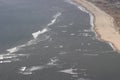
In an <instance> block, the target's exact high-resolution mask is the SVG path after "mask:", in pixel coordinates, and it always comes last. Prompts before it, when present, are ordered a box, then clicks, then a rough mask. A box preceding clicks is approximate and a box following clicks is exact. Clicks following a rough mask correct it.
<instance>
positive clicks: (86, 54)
mask: <svg viewBox="0 0 120 80" xmlns="http://www.w3.org/2000/svg"><path fill="white" fill-rule="evenodd" d="M83 55H85V56H99V54H89V53H84V54H83Z"/></svg>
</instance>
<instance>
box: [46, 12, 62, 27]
mask: <svg viewBox="0 0 120 80" xmlns="http://www.w3.org/2000/svg"><path fill="white" fill-rule="evenodd" d="M61 14H62V13H60V12H58V13H57V14H55V15H54V16H53V20H52V21H51V22H50V23H49V24H48V25H47V26H48V27H49V26H51V25H53V24H54V23H55V22H56V21H57V18H58V17H59V16H61Z"/></svg>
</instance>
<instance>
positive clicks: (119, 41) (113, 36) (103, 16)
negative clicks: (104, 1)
mask: <svg viewBox="0 0 120 80" xmlns="http://www.w3.org/2000/svg"><path fill="white" fill-rule="evenodd" d="M74 1H75V2H77V3H78V4H80V5H81V6H83V7H85V8H86V9H87V10H88V11H90V12H91V13H92V14H93V15H94V25H95V27H94V29H95V31H96V33H97V34H98V38H99V39H100V40H102V41H105V42H108V43H111V44H112V45H113V47H114V49H115V50H116V51H118V52H120V33H119V32H118V31H117V30H116V28H115V25H114V19H113V17H111V16H110V15H108V14H107V13H105V12H104V11H103V10H101V9H100V8H98V7H96V6H95V5H94V4H92V3H91V2H88V1H87V0H74Z"/></svg>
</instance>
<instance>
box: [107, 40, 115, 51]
mask: <svg viewBox="0 0 120 80" xmlns="http://www.w3.org/2000/svg"><path fill="white" fill-rule="evenodd" d="M108 43H109V45H110V46H111V47H112V49H113V51H116V49H115V47H114V46H113V44H112V43H110V42H108Z"/></svg>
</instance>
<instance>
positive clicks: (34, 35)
mask: <svg viewBox="0 0 120 80" xmlns="http://www.w3.org/2000/svg"><path fill="white" fill-rule="evenodd" d="M47 31H48V29H47V28H44V29H43V30H41V31H37V32H34V33H32V36H33V38H34V39H36V38H37V37H38V36H39V35H40V34H44V33H46V32H47Z"/></svg>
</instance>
